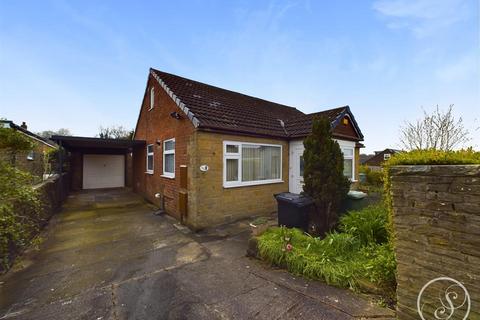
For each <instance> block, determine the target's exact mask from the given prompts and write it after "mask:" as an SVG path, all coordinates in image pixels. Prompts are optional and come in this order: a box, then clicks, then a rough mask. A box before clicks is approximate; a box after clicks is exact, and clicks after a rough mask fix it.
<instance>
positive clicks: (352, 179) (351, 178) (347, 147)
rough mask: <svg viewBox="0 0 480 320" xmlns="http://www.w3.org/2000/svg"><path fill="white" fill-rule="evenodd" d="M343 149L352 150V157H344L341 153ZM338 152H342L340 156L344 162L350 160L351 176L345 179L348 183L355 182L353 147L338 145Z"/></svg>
mask: <svg viewBox="0 0 480 320" xmlns="http://www.w3.org/2000/svg"><path fill="white" fill-rule="evenodd" d="M344 149H349V150H352V155H351V156H345V153H344V152H343V150H344ZM340 150H341V151H342V156H343V159H344V160H352V176H351V177H347V176H346V177H347V178H349V179H350V181H352V182H355V181H356V180H355V147H351V146H346V145H340Z"/></svg>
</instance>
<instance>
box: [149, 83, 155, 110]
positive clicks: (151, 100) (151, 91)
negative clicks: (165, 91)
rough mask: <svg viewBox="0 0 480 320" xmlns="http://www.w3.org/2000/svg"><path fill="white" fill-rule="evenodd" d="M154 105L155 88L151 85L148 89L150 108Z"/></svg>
mask: <svg viewBox="0 0 480 320" xmlns="http://www.w3.org/2000/svg"><path fill="white" fill-rule="evenodd" d="M154 105H155V89H154V88H153V87H152V88H151V89H150V110H152V109H153V106H154Z"/></svg>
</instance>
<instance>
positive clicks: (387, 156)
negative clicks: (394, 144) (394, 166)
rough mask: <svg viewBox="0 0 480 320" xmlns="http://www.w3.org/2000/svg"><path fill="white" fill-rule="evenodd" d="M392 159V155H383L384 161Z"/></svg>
mask: <svg viewBox="0 0 480 320" xmlns="http://www.w3.org/2000/svg"><path fill="white" fill-rule="evenodd" d="M391 157H392V155H391V154H390V153H385V154H384V155H383V160H385V161H387V160H388V159H390V158H391Z"/></svg>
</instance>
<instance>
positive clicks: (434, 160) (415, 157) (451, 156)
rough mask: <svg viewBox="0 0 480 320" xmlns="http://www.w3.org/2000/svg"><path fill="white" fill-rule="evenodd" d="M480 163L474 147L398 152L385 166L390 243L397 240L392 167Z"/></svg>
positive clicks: (385, 195)
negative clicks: (391, 175)
mask: <svg viewBox="0 0 480 320" xmlns="http://www.w3.org/2000/svg"><path fill="white" fill-rule="evenodd" d="M468 164H480V152H477V151H474V150H473V149H472V148H468V149H465V150H458V151H442V150H434V149H430V150H413V151H410V152H402V153H396V154H395V155H393V156H392V157H391V158H390V159H389V160H388V161H386V162H385V163H384V166H383V186H384V198H385V204H386V206H387V209H388V212H389V214H388V223H387V229H388V233H389V238H390V243H391V244H392V246H393V243H394V241H395V239H394V232H393V209H392V198H391V191H390V189H391V184H392V183H391V180H390V168H391V167H392V166H398V165H468Z"/></svg>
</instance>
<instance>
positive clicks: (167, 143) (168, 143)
mask: <svg viewBox="0 0 480 320" xmlns="http://www.w3.org/2000/svg"><path fill="white" fill-rule="evenodd" d="M164 148H165V151H167V150H174V149H175V141H173V140H170V141H165V145H164Z"/></svg>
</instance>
